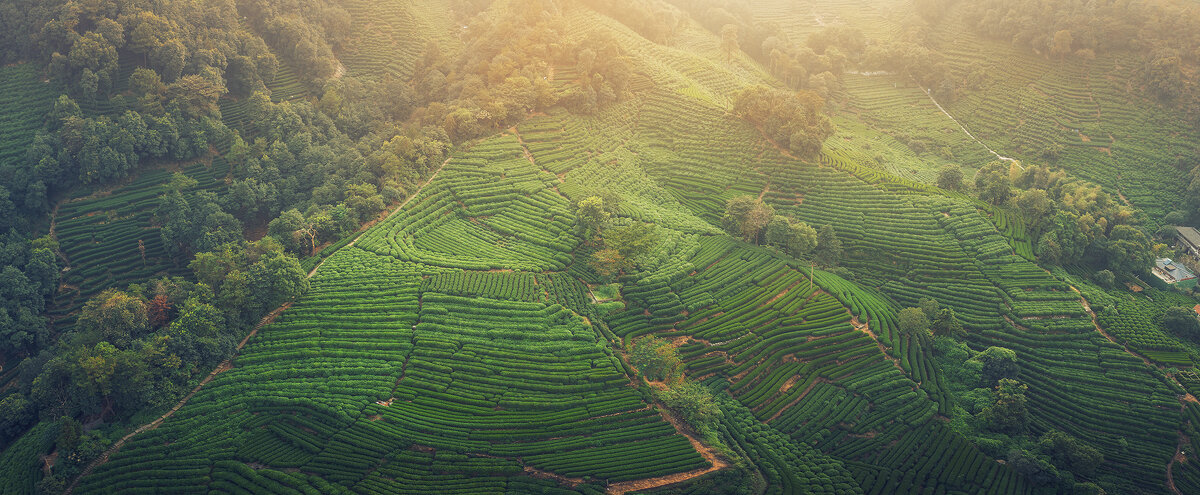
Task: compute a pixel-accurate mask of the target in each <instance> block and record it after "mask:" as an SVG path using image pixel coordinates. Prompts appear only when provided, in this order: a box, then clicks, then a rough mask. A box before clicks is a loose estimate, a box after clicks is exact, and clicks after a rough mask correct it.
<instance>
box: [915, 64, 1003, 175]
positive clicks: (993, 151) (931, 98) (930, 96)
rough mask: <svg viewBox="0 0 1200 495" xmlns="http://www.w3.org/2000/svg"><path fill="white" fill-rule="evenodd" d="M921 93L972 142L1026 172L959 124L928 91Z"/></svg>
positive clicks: (918, 85)
mask: <svg viewBox="0 0 1200 495" xmlns="http://www.w3.org/2000/svg"><path fill="white" fill-rule="evenodd" d="M917 87H918V88H921V85H920V84H917ZM921 91H924V92H925V96H927V97H928V98H929V101H932V102H933V104H934V106H936V107H937V108H938V110H941V111H942V114H944V115H945V116H946V118H948V119H950V120H951V121H953V122H954V123H955V124H956V125H958V128H959V129H962V131H963V133H964V134H966V135H967V137H969V138H971V140H973V141H975V142H976V143H979V145H980V146H983V149H986V150H988V153H991V154H992V155H995V157H996V159H997V160H1001V161H1005V162H1012V163H1016V164H1017V166H1018V167H1020V168H1021V170H1025V167H1024V166H1022V165H1021V163H1020V162H1018V161H1017V160H1016V159H1015V158H1009V157H1007V156H1004V155H1001V154H1000V153H997V152H996V150H994V149H992V147H991V146H988V145H986V144H984V143H983V141H980V140H979V138H977V137H975V135H974V134H971V131H968V130H967V127H966V126H964V125H963V124H962V122H959V121H958V119H956V118H954V116H953V115H950V112H947V111H946V109H945V108H942V104H941V103H938V101H937V100H935V99H934V98H933V94H931V93H930V92H929V90H928V89H925V88H921Z"/></svg>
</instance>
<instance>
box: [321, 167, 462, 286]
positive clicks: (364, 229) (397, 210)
mask: <svg viewBox="0 0 1200 495" xmlns="http://www.w3.org/2000/svg"><path fill="white" fill-rule="evenodd" d="M447 163H450V158H446V159H445V160H444V161H442V164H441V165H439V166H438V168H437V170H434V171H433V175H430V176H429V179H428V180H426V181H425V183H423V184H421V185H420V186H419V187H417V190H416V191H413V193H412V194H410V195H409V196H408V199H406V200H404V202H402V203H400V205H399V206H397V207H395V208H392V211H391V212H390V213H388V214H387V215H385V216H382V217H380V218H377V219H375V220H372V221H371V222H369V223H365V224H363V225H362V226H360V227H359V228H358V235H357V236H355V237H354V239H352V240H351V241H350V242H348V243H346V245H345V246H342V249H346V248H348V247H350V246H353V245H354V243H356V242H358V240H359V239H361V238H362V235H363V234H365V233H367V230H369V229H370V228H371V227H373V226H375V224H376V223H379V221H381V220H385V219H387V218H390V217H391V216H392V215H395V214H397V213H400V210H402V209H404V207H405V206H408V202H409V201H412V200H413V198H416V197H417V195H418V194H420V193H421V190H422V189H425V186H428V185H429V183H430V182H433V179H434V178H436V177H437V176H438V172H441V171H442V169H443V168H446V164H447ZM327 259H329V257H328V256H326V257H325V258H324V259H322V260H321V262H320V263H317V266H314V267H313V269H312V270H311V271H309V272H308V278H312V277H313V275H316V273H317V270H318V269H320V268H321V265H324V264H325V260H327Z"/></svg>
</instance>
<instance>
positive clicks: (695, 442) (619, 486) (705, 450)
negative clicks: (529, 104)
mask: <svg viewBox="0 0 1200 495" xmlns="http://www.w3.org/2000/svg"><path fill="white" fill-rule="evenodd" d="M449 162H450V158H447V159H446V160H445V161H443V162H442V164H441V165H440V166H439V167H438V168H437V170H435V171H434V172H433V174H432V175H430V176H429V179H427V180H426V181H425V182H424V183H423V184H421V186H420V187H418V188H417V189H416V190H415V191H413V193H412V194H411V195H409V197H408V199H405V200H404V202H402V203H400V204H399V205H398V206H396V207H395V208H393V209H392V211H391V212H390V213H388V214H387V215H385V216H382V217H380V218H378V219H376V220H375V221H372V222H370V223H367V224H364V225H362V226H361V227H359V231H358V235H357V236H355V238H354V239H353V240H351V241H350V242H349V243H347V244H346V246H344V247H343V248H342V249H345V248H348V247H351V246H353V245H354V244H355V243H356V242H358V240H359V239H360V238H361V237H362V235H363V234H364V233H366V231H367V230H368V229H370V228H371V227H372V226H374V225H375V224H376V223H378V222H379V221H381V220H385V219H387V218H390V217H392V216H393V215H396V214H399V212H400V211H401V210H403V209H404V207H405V206H407V205H408V203H409V202H410V201H412V200H413V199H414V198H416V197H417V196H418V195H420V193H421V191H422V190H423V189H424V188H425V186H427V185H429V184H430V183H432V182H433V179H435V178H436V177H437V176H438V173H440V172H441V171H442V169H443V168H445V167H446V164H447V163H449ZM327 259H329V257H326V258H324V259H322V260H321V262H320V263H317V265H316V266H315V267H313V269H312V270H311V271H309V272H308V274H307V275H306V276H305V278H309V279H311V278H312V277H313V276H314V275H316V273H317V270H319V269H320V268H321V266H322V265H324V264H325V260H327ZM291 306H292V303H291V302H287V303H284V304H283V305H281V306H279V307H278V308H275V310H274V311H272V312H270V313H269V314H267V315H266V316H264V317H263V318H262V320H260V321H259V322H258V324H257V325H255V326H254V328H253V329H252V330H251V331H250V333H249V334H247V335H246V337H245V338H243V339H242V341H241V342H239V343H238V345H237V348H236V349H235V351H234V354H233V356H230V358H229V359H226V360H225V361H222V362H221V364H219V365H217V367H216V368H214V369H213V370H212V372H210V373H209V374H208V376H206V377H204V379H203V380H201V381H200V383H198V384H197V385H196V387H195V388H193V389H192V391H191V392H189V393H188V394H187V395H185V396H184V397H183V398H182V399H180V400H179V402H178V403H176V404H175V406H173V407H172V408H171V409H169V410H167V412H165V413H163V414H162V415H161V416H159V417H158V418H157V419H155V420H154V421H151V422H149V423H146V424H144V425H142V426H139V427H138V428H137V429H135V430H133V431H131V432H129V433H128V434H126V435H125V436H123V437H121V439H119V440H117V441H116V442H114V443H113V444H112V446H110V447H109V448H108V449H107V450H105V451H104V452H103V453H102V454H100V455H99V456H97V457H96V459H95V460H93V461H92V462H91V463H90V464H88V466H87V467H86V468H84V469H83V471H81V472H80V474H79V476H77V477H75V479H74V480H72V481H71V484H70V485H69V486H68V487H67V489H66V491H64V492H63V493H64V495H69V494H70V493H71V492H72V491H74V490H75V488H76V487H77V486H78V485H79V482H80V481H81V480H82V479H83V478H84V477H86V476H88V475H89V474H91V473H92V472H93V471H94V470H95V469H96V467H97V466H100V465H101V464H104V463H105V462H108V460H109V458H111V457H112V456H113V455H114V454H116V453H117V451H119V450H120V449H121V447H122V446H124V445H125V443H126V442H128V441H129V439H131V438H133V437H134V436H136V435H138V434H140V433H142V432H145V431H148V430H153V429H155V428H158V426H159V425H161V424H162V423H163V422H164V421H166V420H167V418H170V417H171V416H173V415H174V414H175V412H176V411H179V410H180V409H181V408H182V407H183V406H184V405H186V404H187V403H188V401H189V400H191V399H192V397H194V396H195V395H196V394H197V393H198V392H200V390H201V389H202V388H204V386H205V385H208V384H209V382H211V381H212V380H213V378H216V376H217V375H219V374H221V373H223V372H225V371H228V370H230V369H233V360H234V359H235V358H236V357H237V356H238V354H239V353H240V352H241V350H242V348H244V347H245V346H246V344H247V343H248V342H249V341H250V339H251V338H253V337H254V336H255V335H257V334H258V331H259V330H260V329H262V328H263V327H265V326H267V325H268V324H270V323H271V322H273V321H275V319H276V318H277V317H279V315H280V314H282V313H283V312H284V311H286V310H287V309H288V308H290V307H291ZM659 412H660V413H661V414H662V415H663V418H664V419H665V420H666V421H668V422H669V423H671V425H672V426H674V427H675V429H676V431H678V432H679V433H681V434H683V435H684V436H686V437H687V439H688V441H690V442H691V443H692V446H693V447H694V448H695V449H696V450H697V451H698V452H700V454H701V455H702V456H704V458H705V459H707V460H708V461H709V462H710V463H711V466H710V467H708V468H702V469H696V470H693V471H688V472H684V473H675V474H671V475H666V476H658V477H654V478H646V479H639V480H630V481H624V482H620V483H614V484H612V485H610V486H609V487H608V493H611V494H615V495H620V494H623V493H625V492H628V491H632V490H645V489H648V488H655V487H662V486H667V485H672V484H676V483H680V482H684V481H688V480H691V479H694V478H697V477H700V476H703V475H705V474H708V473H711V472H713V471H717V470H720V469H724V468H726V467H728V466H729V463H728V462H726V461H725V460H724V459H721V458H720V457H718V455H717V454H716V452H714V451H713V450H712V449H711V448H709V447H708V446H706V445H704V444H703V443H701V442H700V440H699V439H697V438H696V437H695V435H692V434H691V433H690V432H689V431H687V429H686V428H684V427H683V426H682V424H681V423H680V422H679V420H678V419H677V418H675V417H674V416H673V415H671V413H669V412H668V411H667V410H666V409H665V408H664V407H663V406H662V405H661V404H660V405H659ZM527 471H530V470H529V469H527ZM534 471H536V470H534ZM529 474H531V475H533V476H539V475H540V476H539V477H545V478H548V479H555V480H558V481H560V482H565V483H566V484H575V483H578V482H581V481H582V480H575V479H570V478H563V477H559V476H556V475H553V474H552V473H544V472H533V473H529Z"/></svg>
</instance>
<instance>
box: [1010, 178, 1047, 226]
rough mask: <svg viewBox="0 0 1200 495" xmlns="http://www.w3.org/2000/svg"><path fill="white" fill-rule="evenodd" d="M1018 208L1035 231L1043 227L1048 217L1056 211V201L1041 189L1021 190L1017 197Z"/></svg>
mask: <svg viewBox="0 0 1200 495" xmlns="http://www.w3.org/2000/svg"><path fill="white" fill-rule="evenodd" d="M1016 205H1017V209H1018V210H1020V211H1021V214H1022V215H1023V216H1024V217H1025V221H1026V222H1027V225H1028V226H1029V227H1030V229H1031V230H1033V231H1035V232H1036V231H1038V230H1040V229H1041V228H1042V226H1043V225H1044V223H1045V222H1046V220H1047V218H1048V217H1049V216H1050V215H1051V214H1052V213H1053V212H1054V201H1053V200H1051V199H1050V197H1049V196H1047V195H1046V191H1043V190H1041V189H1028V190H1025V191H1021V193H1020V194H1018V195H1017V199H1016Z"/></svg>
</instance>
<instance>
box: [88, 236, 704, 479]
mask: <svg viewBox="0 0 1200 495" xmlns="http://www.w3.org/2000/svg"><path fill="white" fill-rule="evenodd" d="M441 271H442V270H440V269H437V268H434V267H430V266H425V265H416V264H412V263H407V262H401V261H398V260H395V259H394V258H391V257H388V256H379V255H375V254H371V253H368V252H365V251H363V250H360V249H358V248H356V247H351V248H346V249H343V250H341V251H339V252H338V253H337V254H335V255H333V256H332V257H330V258H329V259H328V260H327V261H326V262H325V264H323V265H322V267H321V269H320V270H319V271H318V274H317V276H316V277H314V278H313V289H312V290H311V291H310V293H309V294H308V295H306V296H305V297H304V298H303V299H302V300H301V301H299V302H297V303H296V304H295V305H294V306H292V307H291V308H290V309H289V310H288V311H286V312H284V313H283V315H282V316H281V317H280V318H279V319H278V320H276V321H275V322H274V323H272V324H270V325H268V326H267V327H265V328H263V329H262V330H261V331H260V332H259V333H258V336H257V337H255V338H254V339H253V340H252V341H251V342H250V343H249V345H248V346H247V347H246V349H245V350H244V352H243V353H242V355H241V356H239V357H238V358H237V359H236V360H235V361H234V365H233V368H232V369H230V370H228V371H225V372H223V373H221V374H219V375H218V376H217V378H216V379H215V380H213V382H212V383H210V384H209V385H208V386H207V387H205V388H204V389H202V390H201V392H200V393H198V394H197V395H196V396H195V397H194V398H193V399H192V400H191V401H190V402H189V403H188V404H187V406H185V407H184V408H183V409H181V410H180V411H179V413H177V414H176V415H175V416H173V417H172V418H170V419H169V420H168V421H166V422H165V423H164V424H163V425H162V426H161V427H160V428H158V429H156V430H153V431H151V432H147V433H144V434H142V435H141V436H139V437H135V439H134V440H133V441H131V442H130V443H129V444H127V445H126V446H125V447H124V448H123V449H122V450H121V451H120V453H118V454H117V455H116V456H114V457H113V458H112V460H110V461H109V462H108V463H106V464H103V465H101V467H100V468H99V469H97V470H96V472H95V473H94V474H93V475H92V476H91V477H89V478H86V479H85V480H84V482H83V483H82V484H81V485H80V486H79V488H78V492H79V493H103V492H112V491H122V490H126V489H129V490H132V489H148V488H153V489H157V490H170V491H172V492H173V493H185V492H191V491H199V492H206V491H208V490H209V489H215V490H221V491H237V488H239V487H240V488H242V489H248V490H251V491H262V490H267V491H274V490H278V489H280V488H279V487H280V486H287V487H292V488H294V489H301V490H308V489H315V490H318V491H321V492H328V491H329V490H333V491H341V490H350V491H353V492H355V493H410V492H413V493H416V492H421V491H429V490H432V491H436V492H439V493H451V492H463V493H472V492H473V493H478V492H481V491H485V492H496V491H505V490H508V491H514V492H518V493H522V492H527V491H530V490H534V489H535V487H538V486H543V487H544V486H547V485H550V486H552V485H554V483H549V482H545V481H538V480H536V479H532V478H529V477H528V476H527V475H526V474H524V471H526V470H528V471H532V472H537V473H541V472H548V473H553V474H554V475H555V476H558V477H570V478H575V479H576V480H577V481H576V482H577V483H578V480H579V479H580V478H587V479H596V480H609V481H621V480H627V479H637V478H648V477H653V476H658V475H661V474H669V473H674V472H681V471H688V470H692V469H695V468H699V467H704V466H706V465H707V461H705V460H704V459H703V458H702V457H701V456H700V455H699V454H698V453H697V452H696V451H695V450H694V449H693V448H692V446H691V444H690V443H689V442H688V440H687V439H686V438H685V437H683V436H682V435H679V434H677V433H676V432H675V429H674V428H673V427H672V426H671V425H670V424H668V423H667V422H665V421H663V419H662V418H661V417H660V416H659V414H658V413H657V412H656V411H655V410H653V409H652V408H650V407H648V405H647V404H646V402H645V401H644V400H643V399H642V397H641V396H640V395H638V394H637V392H636V390H635V389H634V388H631V387H629V386H627V385H628V383H629V379H628V377H627V376H626V375H625V373H624V372H623V370H622V368H621V367H620V365H619V362H618V361H616V358H615V357H614V355H613V354H612V352H611V351H610V350H608V349H607V348H606V347H605V346H604V345H602V344H601V343H600V341H601V339H600V338H599V336H598V335H599V334H598V333H597V331H596V330H595V329H594V328H593V327H592V325H591V324H589V323H588V322H587V321H586V320H584V319H583V318H581V317H580V316H578V315H576V314H574V313H572V312H571V311H570V310H567V309H565V308H564V307H563V306H561V305H560V304H557V303H552V302H548V301H546V300H545V299H544V298H543V299H539V300H538V301H537V302H528V301H517V300H512V299H508V300H506V299H500V298H499V297H503V294H501V293H498V292H489V291H483V292H484V293H486V296H488V297H479V296H474V297H464V296H459V295H451V294H446V293H442V292H437V291H434V290H431V286H430V285H429V284H423V283H422V274H423V273H426V274H430V273H440V272H441ZM448 273H453V272H448ZM439 276H444V275H434V277H439ZM500 276H507V277H510V278H512V277H519V275H509V274H506V275H500ZM513 281H514V282H515V280H513ZM505 285H507V284H505ZM542 294H546V293H542ZM251 468H253V469H251ZM292 469H299V470H300V471H301V472H302V473H305V474H296V473H294V472H290V471H288V470H292ZM138 473H141V474H140V475H139V474H138ZM146 473H154V475H153V476H146ZM581 486H582V487H583V488H584V489H586V484H583V485H581Z"/></svg>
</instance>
